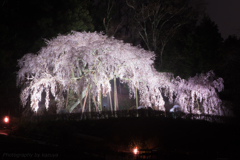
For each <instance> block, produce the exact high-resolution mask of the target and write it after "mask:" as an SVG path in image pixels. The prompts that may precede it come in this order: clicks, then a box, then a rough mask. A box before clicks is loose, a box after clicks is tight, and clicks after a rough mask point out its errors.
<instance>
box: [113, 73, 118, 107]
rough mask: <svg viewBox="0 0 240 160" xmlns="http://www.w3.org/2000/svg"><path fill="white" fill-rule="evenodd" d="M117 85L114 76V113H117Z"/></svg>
mask: <svg viewBox="0 0 240 160" xmlns="http://www.w3.org/2000/svg"><path fill="white" fill-rule="evenodd" d="M117 108H118V103H117V85H116V76H114V111H117Z"/></svg>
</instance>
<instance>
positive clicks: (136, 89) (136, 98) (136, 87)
mask: <svg viewBox="0 0 240 160" xmlns="http://www.w3.org/2000/svg"><path fill="white" fill-rule="evenodd" d="M135 95H136V109H137V108H138V93H137V87H135Z"/></svg>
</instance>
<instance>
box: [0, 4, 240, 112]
mask: <svg viewBox="0 0 240 160" xmlns="http://www.w3.org/2000/svg"><path fill="white" fill-rule="evenodd" d="M147 2H148V1H144V0H142V1H138V4H136V6H138V7H139V6H141V5H142V4H147ZM170 2H172V1H169V3H170ZM177 2H178V3H176V4H175V6H174V7H175V9H176V8H179V7H181V6H182V5H183V4H185V3H188V1H181V0H179V1H177ZM202 2H204V1H201V0H199V1H198V0H194V1H190V2H189V3H192V4H193V7H190V8H188V9H186V10H185V11H184V12H183V13H181V14H179V15H176V16H175V18H173V19H171V21H170V22H169V23H168V24H167V25H166V26H165V28H163V29H162V30H161V32H160V33H161V34H160V35H161V36H160V40H161V38H162V39H163V37H164V36H166V35H169V34H170V33H172V30H170V28H171V27H172V26H174V25H175V24H177V23H182V24H183V25H181V27H179V28H178V29H177V30H174V34H173V35H172V37H171V38H170V39H169V40H168V41H167V44H166V46H165V48H164V52H163V57H162V60H161V59H160V58H159V57H160V53H161V52H160V51H161V48H163V47H162V45H161V43H160V42H159V48H157V49H154V48H153V47H150V49H151V50H154V51H155V53H156V56H157V59H156V61H155V67H156V69H157V70H158V71H160V72H163V71H168V72H173V73H174V75H175V76H177V75H179V76H180V77H182V78H188V77H190V76H195V75H196V73H201V72H207V71H209V70H214V72H215V73H216V76H217V77H222V78H223V79H224V85H225V89H224V92H222V93H220V98H221V99H222V100H223V101H224V102H227V104H228V107H229V108H230V109H232V110H233V111H234V113H236V115H238V114H239V109H238V107H237V102H238V98H239V96H240V94H239V92H238V90H239V89H240V85H239V83H238V81H239V78H240V73H239V68H240V67H239V60H240V39H239V37H238V35H239V21H238V17H239V13H238V12H237V11H236V9H237V6H239V5H237V3H239V2H237V1H233V0H231V1H227V2H226V1H224V0H211V1H210V0H208V1H206V2H207V3H205V4H204V3H202ZM234 2H235V3H234ZM108 3H109V1H107V0H95V1H89V0H83V1H78V0H69V1H65V0H52V1H48V0H35V1H32V0H24V1H22V0H1V1H0V108H1V109H0V111H1V113H11V114H19V113H21V111H22V106H21V104H20V102H19V94H20V90H21V87H16V73H17V71H18V69H19V68H18V67H17V60H18V59H20V58H21V57H22V56H23V55H24V54H26V53H36V54H37V52H38V51H39V50H40V48H41V47H43V46H44V45H45V44H44V39H51V38H52V37H55V36H57V35H58V34H67V33H69V32H70V31H71V30H76V31H98V32H99V31H104V32H105V33H106V34H107V35H109V36H115V37H116V38H117V39H122V40H124V41H125V42H128V43H132V44H134V45H138V44H140V45H141V46H142V47H144V48H145V49H149V48H147V46H146V44H145V43H144V41H143V39H141V37H140V36H139V34H138V32H139V31H141V28H140V27H139V24H138V23H137V21H135V20H136V17H137V16H136V15H135V12H134V10H132V9H131V7H129V6H127V4H126V2H125V1H124V0H119V1H116V2H114V3H109V4H110V6H111V5H112V4H113V8H112V10H109V8H108ZM171 4H172V3H170V6H171ZM197 4H198V5H197ZM199 4H200V5H199ZM170 11H173V10H170ZM104 18H105V26H104V24H103V19H104ZM108 22H109V23H108ZM140 22H141V24H143V22H142V21H140ZM149 24H150V22H149V21H147V29H148V30H149V33H151V27H150V25H149ZM233 34H235V35H233ZM150 36H151V34H150ZM150 45H152V46H153V44H152V43H151V44H150ZM161 62H163V63H161Z"/></svg>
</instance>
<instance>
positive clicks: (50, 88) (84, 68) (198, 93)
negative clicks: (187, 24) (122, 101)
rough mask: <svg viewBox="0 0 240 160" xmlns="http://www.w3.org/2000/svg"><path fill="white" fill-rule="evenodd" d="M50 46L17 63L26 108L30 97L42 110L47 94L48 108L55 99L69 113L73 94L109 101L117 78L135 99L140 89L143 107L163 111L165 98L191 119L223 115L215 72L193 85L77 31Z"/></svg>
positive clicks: (142, 56) (148, 56)
mask: <svg viewBox="0 0 240 160" xmlns="http://www.w3.org/2000/svg"><path fill="white" fill-rule="evenodd" d="M46 44H47V46H46V47H43V48H42V49H41V50H40V51H39V52H38V53H37V54H32V53H29V54H26V55H25V56H23V57H22V58H21V59H20V60H19V61H18V62H19V63H18V64H19V67H20V70H19V71H18V73H17V85H19V86H20V85H21V86H22V88H23V90H22V92H21V95H20V98H21V102H22V104H23V105H24V106H25V105H26V103H27V100H28V97H29V96H30V97H31V108H32V109H33V110H34V111H37V110H38V103H39V102H40V101H41V95H42V92H43V91H45V92H46V99H45V106H46V108H48V106H49V100H50V98H49V95H50V94H52V95H53V96H54V97H55V101H56V102H57V108H58V110H60V109H62V108H64V104H65V101H66V98H65V97H64V96H63V93H64V92H68V91H69V90H72V91H74V92H75V93H76V94H80V93H82V92H84V91H85V92H86V90H88V88H89V91H90V92H91V95H93V96H94V97H98V102H99V94H100V93H101V94H103V96H106V95H107V94H108V93H109V92H110V91H111V85H110V80H111V79H113V78H114V77H117V78H119V79H120V80H121V83H127V84H128V86H129V90H130V91H129V95H130V97H132V96H134V97H136V95H135V94H136V92H135V88H137V89H138V91H139V96H140V104H141V105H145V106H148V107H152V106H156V107H157V108H158V109H159V110H162V111H164V110H165V108H164V104H165V102H164V99H163V96H165V97H168V98H169V101H170V102H173V101H175V102H178V103H179V105H181V107H182V108H183V111H184V112H186V113H188V112H190V108H189V106H191V109H192V111H193V112H194V113H206V114H220V111H219V110H218V109H219V105H221V100H220V99H219V98H218V96H217V92H216V90H215V89H217V91H218V92H220V91H221V90H222V89H223V80H222V79H221V78H218V79H216V80H213V79H212V78H214V73H213V72H212V71H210V72H208V73H207V74H206V75H204V74H201V75H197V76H196V77H193V78H189V80H188V81H186V80H184V79H181V78H180V77H177V78H174V76H173V74H172V73H165V72H164V73H161V72H157V71H156V70H155V68H154V67H153V63H154V59H155V54H154V53H153V52H151V51H147V50H144V49H143V48H141V47H140V46H132V45H131V44H129V43H123V41H121V40H116V39H114V38H113V37H107V36H105V35H103V34H102V33H97V32H94V33H87V32H74V31H73V32H71V34H68V35H59V36H57V37H56V38H53V39H51V40H46ZM89 86H91V87H89ZM82 95H84V94H82ZM84 96H86V95H84ZM84 96H83V97H84ZM174 97H175V98H174ZM198 101H199V102H200V103H202V105H201V106H202V107H201V108H198V111H195V110H196V109H195V108H194V103H196V102H198Z"/></svg>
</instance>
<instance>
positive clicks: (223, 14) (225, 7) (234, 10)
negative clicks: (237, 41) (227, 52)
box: [206, 0, 240, 39]
mask: <svg viewBox="0 0 240 160" xmlns="http://www.w3.org/2000/svg"><path fill="white" fill-rule="evenodd" d="M206 2H207V3H208V5H207V13H208V14H209V16H210V17H211V19H212V20H213V21H214V22H215V23H216V24H217V25H218V28H219V31H220V33H221V34H222V37H223V38H224V39H226V38H227V37H228V35H233V34H235V35H237V36H238V37H240V0H206Z"/></svg>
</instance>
